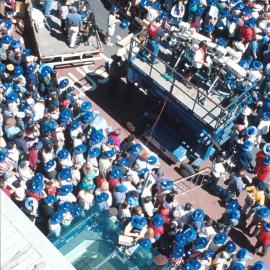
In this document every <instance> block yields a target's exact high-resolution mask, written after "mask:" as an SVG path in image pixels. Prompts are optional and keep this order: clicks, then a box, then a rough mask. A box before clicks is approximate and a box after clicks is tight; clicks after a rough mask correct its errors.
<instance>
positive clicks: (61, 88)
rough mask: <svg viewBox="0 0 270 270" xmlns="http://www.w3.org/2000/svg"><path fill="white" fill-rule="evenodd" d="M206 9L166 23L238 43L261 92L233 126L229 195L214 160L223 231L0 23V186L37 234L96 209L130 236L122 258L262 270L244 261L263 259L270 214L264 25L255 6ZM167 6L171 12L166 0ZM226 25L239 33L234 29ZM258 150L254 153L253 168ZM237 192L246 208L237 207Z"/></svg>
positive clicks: (200, 5)
mask: <svg viewBox="0 0 270 270" xmlns="http://www.w3.org/2000/svg"><path fill="white" fill-rule="evenodd" d="M209 2H210V3H205V2H203V1H201V2H199V1H193V0H192V1H190V2H188V3H184V2H179V3H178V2H177V4H176V5H172V6H171V8H172V9H171V16H173V15H174V14H175V13H177V14H178V17H179V18H182V17H183V18H184V17H185V16H187V18H188V20H189V21H190V22H192V23H193V24H195V25H194V27H195V28H196V29H197V30H198V31H206V28H207V27H206V26H205V25H208V24H209V23H210V21H211V24H212V25H213V27H212V28H213V31H212V33H213V38H214V37H215V33H216V32H218V35H221V36H223V38H227V39H228V42H232V41H236V42H238V43H239V44H242V47H245V52H244V53H243V57H242V60H241V61H243V62H244V64H245V65H246V68H249V66H250V71H249V79H250V80H252V81H253V82H254V83H256V88H255V89H254V90H253V92H254V95H252V99H251V100H250V103H249V106H248V107H247V108H246V109H245V111H244V112H243V113H242V114H241V116H240V117H239V118H238V119H237V123H236V125H235V132H234V134H233V136H232V140H231V144H232V146H233V148H234V151H236V153H237V154H236V158H235V160H234V162H235V167H234V170H233V171H232V172H231V173H230V176H229V177H228V179H226V181H225V185H226V186H225V188H224V185H221V182H222V179H224V178H225V176H226V174H225V173H226V163H225V162H224V161H225V160H224V158H223V157H222V156H217V157H216V158H215V160H214V162H213V165H212V172H211V182H210V183H209V186H210V187H209V188H211V189H213V190H214V192H215V193H216V194H217V195H219V196H220V197H221V198H222V199H223V200H224V204H225V212H224V214H223V215H222V216H221V218H220V219H219V220H218V221H214V220H212V219H211V218H210V217H208V216H207V215H206V214H205V213H204V210H203V209H200V208H197V209H194V208H193V206H192V205H191V204H190V203H189V202H187V203H186V204H184V205H179V203H178V202H177V200H176V198H175V195H176V194H175V193H176V192H175V190H174V184H173V181H172V180H170V179H168V178H166V176H165V174H164V171H163V170H162V168H161V167H160V164H159V159H158V156H157V155H156V154H155V153H153V152H151V151H150V150H149V149H148V148H146V147H145V146H144V145H142V144H141V143H140V142H138V141H137V140H136V138H135V137H134V136H133V135H129V136H128V137H126V138H124V139H123V140H122V139H121V130H119V129H116V130H110V128H109V125H108V123H107V122H106V120H105V119H104V118H103V117H102V116H101V115H100V113H99V112H98V111H95V110H93V108H92V105H91V102H90V101H88V100H86V99H85V96H84V95H81V94H80V93H78V92H77V91H75V90H76V89H75V88H74V87H73V86H72V85H69V80H68V79H61V80H59V79H58V75H57V71H56V70H54V69H52V68H51V67H50V66H47V65H43V66H39V65H38V64H37V58H36V57H34V56H33V55H31V51H30V50H29V49H26V48H23V44H22V42H21V41H20V40H17V39H14V38H12V36H11V35H10V34H11V30H12V22H11V21H10V20H9V19H1V21H0V26H1V32H0V52H1V55H0V57H1V63H0V77H1V85H0V100H1V114H0V187H1V189H2V190H3V191H4V192H5V193H6V194H7V195H8V196H9V197H10V198H11V199H12V200H13V201H14V202H15V203H16V205H17V206H18V207H20V208H21V209H22V211H23V212H24V213H25V214H26V215H27V216H28V217H29V218H30V220H31V221H32V222H34V223H39V224H40V223H42V224H44V225H45V227H46V229H47V232H48V234H54V235H55V236H57V237H58V236H60V234H61V230H62V228H63V227H67V226H70V225H71V224H72V221H73V220H74V219H75V218H79V217H81V218H83V216H84V213H85V212H87V211H91V206H93V205H94V204H95V205H97V206H98V208H99V210H100V211H101V212H102V211H107V212H109V213H110V214H111V215H113V216H116V217H117V220H118V222H120V223H121V224H123V225H124V226H125V229H124V231H123V233H122V234H121V235H119V241H118V248H119V251H120V252H123V253H125V254H126V255H128V256H132V253H133V252H134V251H135V250H136V248H143V249H145V250H151V249H152V248H154V249H156V250H157V251H158V252H159V255H158V256H157V257H155V259H154V262H155V263H156V264H157V265H162V264H165V263H166V262H167V261H170V263H172V264H174V265H175V267H181V268H182V269H192V270H193V269H233V270H238V269H240V270H241V269H254V270H258V269H261V270H263V269H264V270H266V269H267V265H266V263H265V262H264V261H262V260H260V261H257V262H256V263H255V264H254V265H252V266H251V265H248V264H249V263H248V260H249V259H250V258H251V252H252V253H254V254H258V255H260V256H264V258H266V260H268V261H269V248H270V209H269V208H267V207H266V205H265V203H266V198H265V191H266V189H267V188H268V182H269V174H270V144H269V143H267V142H266V143H265V140H266V141H267V140H268V139H269V138H268V137H267V135H269V126H270V96H269V85H270V77H269V75H268V70H269V65H268V60H267V53H269V51H268V46H269V45H268V44H269V33H268V32H267V31H268V30H267V29H268V28H269V18H270V16H269V14H268V13H265V12H264V11H263V10H260V11H256V10H253V9H255V8H256V7H257V9H258V6H257V4H255V3H252V4H251V3H247V4H246V5H245V4H244V3H243V2H238V3H237V1H230V2H225V1H221V2H219V3H216V2H215V1H209ZM164 5H166V8H168V6H170V3H169V1H167V2H166V3H164ZM157 6H158V8H157ZM152 8H154V9H155V10H157V9H159V8H160V6H159V5H153V6H152V5H151V6H150V7H149V12H150V10H151V9H152ZM185 10H186V11H187V12H185ZM210 11H211V13H210ZM212 13H213V14H214V15H213V14H212ZM178 17H177V19H178ZM232 17H233V18H234V26H235V27H234V30H233V33H234V35H233V33H232V32H231V31H229V30H231V29H232V27H231V25H232V23H233V22H231V21H230V20H232ZM254 20H255V21H254ZM229 25H230V27H229ZM228 27H229V28H228ZM212 28H211V29H212ZM227 28H228V29H227ZM237 29H238V30H239V34H237V33H238V32H237ZM227 30H228V31H227ZM250 33H251V36H250V38H251V39H249V38H248V36H249V34H250ZM238 39H239V40H238ZM109 42H110V41H109ZM234 44H235V43H234ZM228 77H230V80H232V81H234V80H235V78H233V76H228ZM228 80H229V78H228ZM237 83H238V82H237ZM237 83H235V84H236V86H235V87H237ZM242 90H246V89H242ZM256 148H257V149H261V150H259V151H258V152H257V154H256V161H255V163H254V159H255V156H254V149H256ZM254 164H255V166H254ZM248 176H249V177H250V176H251V178H252V179H250V178H249V177H248ZM244 190H245V191H246V194H247V195H246V199H245V202H244V205H241V204H240V203H239V202H238V197H239V195H240V194H241V193H242V192H244ZM245 222H246V223H247V224H248V226H246V225H247V224H245ZM236 226H238V227H239V228H242V229H243V231H244V232H245V233H247V234H249V235H250V236H251V237H256V238H257V241H256V244H255V246H254V248H253V250H251V252H250V251H248V250H247V248H246V247H240V248H238V247H237V246H236V244H235V243H234V242H233V241H232V240H231V239H230V237H229V233H230V231H231V230H232V229H233V228H235V227H236ZM260 248H262V250H260ZM259 251H261V252H259ZM247 267H249V268H247Z"/></svg>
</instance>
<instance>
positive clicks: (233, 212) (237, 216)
mask: <svg viewBox="0 0 270 270" xmlns="http://www.w3.org/2000/svg"><path fill="white" fill-rule="evenodd" d="M228 214H229V219H236V220H239V219H240V216H241V214H240V211H239V210H237V209H232V210H229V211H228Z"/></svg>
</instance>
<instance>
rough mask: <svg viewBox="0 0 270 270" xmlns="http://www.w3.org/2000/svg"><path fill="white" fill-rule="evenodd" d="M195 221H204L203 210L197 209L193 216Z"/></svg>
mask: <svg viewBox="0 0 270 270" xmlns="http://www.w3.org/2000/svg"><path fill="white" fill-rule="evenodd" d="M191 219H192V220H193V221H203V220H204V211H203V210H202V209H201V208H198V209H195V210H194V211H193V213H192V215H191Z"/></svg>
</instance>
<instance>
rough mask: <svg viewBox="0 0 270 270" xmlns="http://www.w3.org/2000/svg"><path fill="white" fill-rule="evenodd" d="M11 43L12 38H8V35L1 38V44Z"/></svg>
mask: <svg viewBox="0 0 270 270" xmlns="http://www.w3.org/2000/svg"><path fill="white" fill-rule="evenodd" d="M11 41H12V37H11V36H9V35H4V36H3V37H2V42H3V43H10V42H11Z"/></svg>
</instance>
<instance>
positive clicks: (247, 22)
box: [245, 17, 256, 27]
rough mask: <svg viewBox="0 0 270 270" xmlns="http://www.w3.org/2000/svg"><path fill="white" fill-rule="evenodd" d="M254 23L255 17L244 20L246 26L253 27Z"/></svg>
mask: <svg viewBox="0 0 270 270" xmlns="http://www.w3.org/2000/svg"><path fill="white" fill-rule="evenodd" d="M255 25H256V19H255V18H253V17H252V18H250V19H248V20H247V21H246V22H245V26H246V27H254V26H255Z"/></svg>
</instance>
